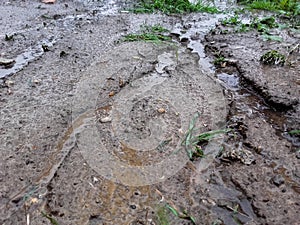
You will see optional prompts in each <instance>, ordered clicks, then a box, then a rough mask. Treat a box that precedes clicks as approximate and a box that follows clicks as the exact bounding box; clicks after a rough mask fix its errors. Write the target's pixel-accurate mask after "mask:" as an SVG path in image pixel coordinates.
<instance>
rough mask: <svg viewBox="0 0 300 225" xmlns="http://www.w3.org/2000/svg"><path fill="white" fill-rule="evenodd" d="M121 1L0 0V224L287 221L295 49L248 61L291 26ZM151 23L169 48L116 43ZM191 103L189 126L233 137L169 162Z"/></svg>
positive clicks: (291, 40)
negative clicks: (269, 61)
mask: <svg viewBox="0 0 300 225" xmlns="http://www.w3.org/2000/svg"><path fill="white" fill-rule="evenodd" d="M131 3H132V2H131ZM131 3H130V2H127V1H126V2H125V1H103V2H101V1H82V0H81V1H79V0H78V1H57V2H56V3H55V4H49V5H48V4H42V3H40V2H39V1H34V2H32V1H30V2H29V1H5V2H1V3H0V21H1V25H0V27H1V34H0V39H1V41H0V45H1V48H0V51H1V52H0V54H1V55H0V58H2V59H6V60H10V61H9V62H10V63H9V64H6V65H4V64H1V65H0V77H1V82H0V109H1V111H0V112H1V113H0V118H1V120H0V121H1V127H0V146H1V147H0V158H1V159H0V224H53V223H54V222H53V221H55V222H57V223H58V224H163V223H162V217H166V218H167V220H168V221H169V224H193V223H192V221H190V220H188V219H187V218H189V217H187V218H186V219H183V218H179V217H178V216H175V215H174V214H173V213H172V211H171V210H169V209H168V208H166V206H171V207H172V208H175V209H176V210H177V211H178V212H180V213H181V214H183V212H185V215H190V216H192V217H193V218H194V219H195V221H196V224H226V225H231V224H248V225H250V224H298V221H299V220H300V217H299V209H300V206H299V202H300V198H299V196H300V195H299V192H300V171H299V168H300V165H299V158H300V155H299V139H297V137H295V136H291V135H289V134H288V131H290V130H293V129H299V127H300V126H299V112H300V111H299V107H300V106H299V105H300V104H299V65H300V64H299V52H294V53H293V54H290V57H291V62H293V64H292V66H288V65H285V66H283V67H281V66H276V67H272V66H267V65H262V64H261V62H260V61H259V58H260V56H261V55H262V54H263V53H264V52H265V51H267V50H269V49H270V48H272V49H279V50H280V51H283V52H285V54H289V52H290V48H288V47H289V46H290V47H292V46H295V44H297V41H299V37H298V36H295V35H297V34H287V36H286V37H287V38H286V40H285V42H284V43H275V42H263V41H262V40H261V39H260V37H259V36H258V34H256V33H255V32H248V33H245V34H226V35H224V34H219V33H218V32H216V30H214V28H215V23H218V19H220V18H223V17H224V15H209V14H191V15H182V16H166V15H160V14H153V15H135V14H132V13H127V12H126V13H125V12H120V10H123V9H124V8H126V7H127V6H130V4H131ZM29 12H30V13H29ZM157 23H159V24H160V25H162V26H164V27H166V28H168V29H169V30H170V31H171V32H170V33H171V34H170V35H171V36H172V37H173V43H160V44H153V43H144V42H134V43H121V42H120V41H119V39H120V37H122V35H125V34H129V33H133V32H136V31H138V30H139V28H140V26H141V25H144V24H148V25H154V24H157ZM210 30H211V32H210ZM220 54H222V55H223V56H224V57H226V58H228V62H227V64H226V65H223V66H222V67H218V68H217V67H215V66H213V64H212V62H213V60H214V59H215V58H216V57H218V56H219V55H220ZM2 61H4V62H7V61H5V60H2ZM197 112H198V113H200V117H199V123H197V127H196V128H197V131H198V132H204V131H208V130H214V129H223V128H229V129H230V132H228V133H227V134H226V135H224V136H219V137H218V138H216V139H215V140H214V141H212V142H210V143H209V144H208V145H207V146H206V148H205V152H204V153H205V157H204V158H201V159H200V158H199V159H196V160H194V161H190V160H189V159H188V158H187V154H186V152H185V150H186V149H184V148H183V149H181V151H180V153H182V154H181V155H179V157H178V158H180V159H182V161H180V160H179V162H180V163H179V164H180V166H179V165H177V164H172V163H171V162H173V161H175V160H172V159H174V158H172V157H173V153H174V152H173V151H174V149H176V150H177V151H178V148H182V140H184V138H185V133H186V131H187V130H188V128H189V126H190V121H191V118H193V116H194V115H195V113H197ZM158 137H159V138H158ZM95 140H96V141H99V142H97V143H98V144H101V148H100V149H101V150H100V153H99V148H94V144H93V143H94V141H95ZM98 146H99V145H98ZM185 147H186V146H185ZM111 156H113V158H118V160H119V164H113V161H110V159H111V158H109V157H111ZM178 158H177V160H178ZM162 159H163V160H162ZM168 159H171V160H170V161H169V162H168V163H166V160H168ZM161 161H162V162H163V163H165V164H163V163H162V164H161V165H159V162H161ZM153 164H157V166H154V169H153V170H151V169H149V171H150V172H149V173H148V174H147V173H146V172H147V171H146V172H145V171H143V173H141V172H140V170H138V171H136V170H134V169H133V168H135V167H145V168H147V166H148V167H149V165H150V166H151V165H153ZM112 165H115V167H113V170H112V169H111V168H112ZM120 165H121V166H122V167H121V169H120V168H119V166H120ZM124 165H126V166H124ZM159 166H161V167H159ZM164 166H165V167H164ZM175 167H176V168H175ZM174 168H175V169H174ZM162 171H167V172H168V171H172V173H171V172H170V173H167V172H166V173H165V174H166V176H165V177H163V176H162V174H164V173H159V172H162ZM174 171H175V172H174ZM145 174H146V175H147V176H145ZM159 179H161V180H159ZM158 181H160V182H158ZM51 219H52V221H51Z"/></svg>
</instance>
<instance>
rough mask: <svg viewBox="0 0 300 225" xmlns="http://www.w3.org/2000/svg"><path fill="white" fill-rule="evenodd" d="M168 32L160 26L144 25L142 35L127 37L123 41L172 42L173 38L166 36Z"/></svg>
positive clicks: (129, 35)
mask: <svg viewBox="0 0 300 225" xmlns="http://www.w3.org/2000/svg"><path fill="white" fill-rule="evenodd" d="M167 32H169V30H168V29H166V28H164V27H162V26H161V25H159V24H157V25H154V26H148V25H143V26H141V30H140V33H136V34H128V35H125V36H124V37H123V38H122V41H152V42H161V41H171V40H172V38H171V37H169V36H168V35H166V33H167Z"/></svg>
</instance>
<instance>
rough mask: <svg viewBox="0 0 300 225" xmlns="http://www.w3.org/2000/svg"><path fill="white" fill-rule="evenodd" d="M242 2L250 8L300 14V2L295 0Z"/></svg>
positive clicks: (252, 0) (247, 0) (249, 0)
mask: <svg viewBox="0 0 300 225" xmlns="http://www.w3.org/2000/svg"><path fill="white" fill-rule="evenodd" d="M242 2H243V4H246V5H247V7H248V8H250V9H259V10H268V11H275V12H279V13H284V14H290V15H295V16H296V15H299V14H300V2H299V1H297V0H245V1H242Z"/></svg>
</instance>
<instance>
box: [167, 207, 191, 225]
mask: <svg viewBox="0 0 300 225" xmlns="http://www.w3.org/2000/svg"><path fill="white" fill-rule="evenodd" d="M166 207H167V208H168V209H169V210H170V211H171V213H172V214H173V215H175V216H176V217H178V218H180V219H185V220H189V221H191V222H192V223H193V224H194V225H196V219H195V217H193V216H191V215H190V214H189V213H188V212H187V211H185V210H184V211H182V212H179V211H178V210H177V209H176V208H175V207H172V206H170V205H169V204H167V205H166Z"/></svg>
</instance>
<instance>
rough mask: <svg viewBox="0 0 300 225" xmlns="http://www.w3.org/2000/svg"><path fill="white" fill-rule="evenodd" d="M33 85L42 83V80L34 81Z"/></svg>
mask: <svg viewBox="0 0 300 225" xmlns="http://www.w3.org/2000/svg"><path fill="white" fill-rule="evenodd" d="M33 83H34V84H40V83H41V81H40V80H33Z"/></svg>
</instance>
